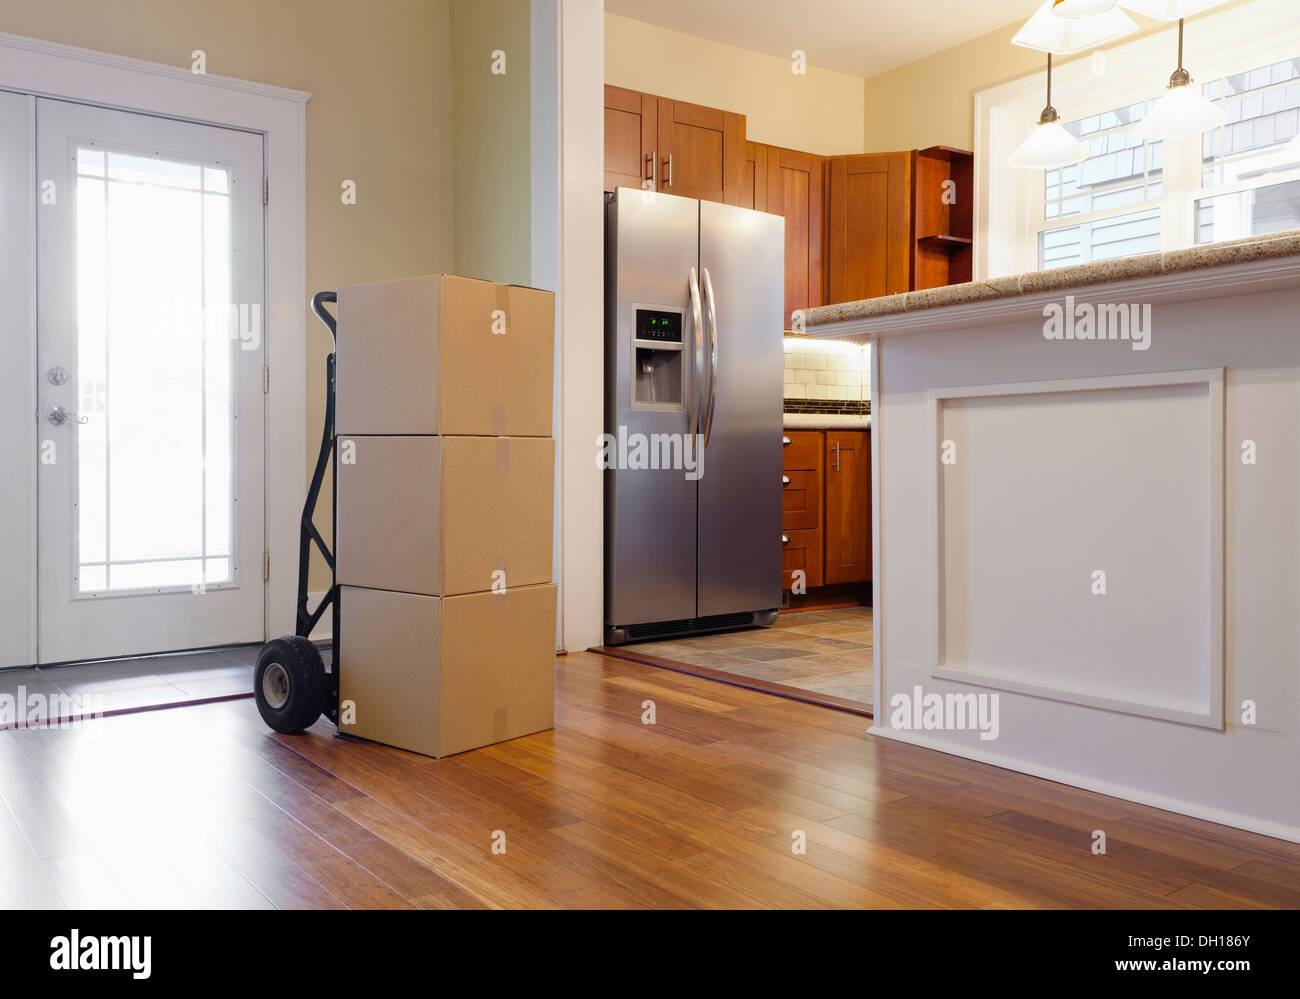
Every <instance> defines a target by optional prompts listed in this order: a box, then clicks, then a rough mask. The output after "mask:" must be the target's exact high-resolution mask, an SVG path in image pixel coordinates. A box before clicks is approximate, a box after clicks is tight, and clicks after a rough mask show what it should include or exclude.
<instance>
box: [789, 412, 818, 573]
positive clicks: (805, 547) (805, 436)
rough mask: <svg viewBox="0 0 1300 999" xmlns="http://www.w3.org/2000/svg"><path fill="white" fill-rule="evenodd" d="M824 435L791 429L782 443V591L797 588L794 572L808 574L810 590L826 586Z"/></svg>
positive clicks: (812, 431) (814, 431) (813, 431)
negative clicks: (823, 485) (823, 496)
mask: <svg viewBox="0 0 1300 999" xmlns="http://www.w3.org/2000/svg"><path fill="white" fill-rule="evenodd" d="M823 436H824V435H823V434H822V432H821V431H820V430H787V431H785V434H784V437H783V438H782V443H783V444H784V442H785V441H789V442H790V443H788V444H785V446H784V447H783V449H782V462H781V465H782V480H781V481H782V485H781V490H782V492H781V589H783V590H788V589H791V588H792V587H793V586H794V573H795V572H796V571H802V572H803V573H804V585H805V586H807V587H814V586H821V585H823V572H822V564H823V561H824V558H825V552H824V544H825V542H824V537H825V534H824V531H823V516H824V513H823V510H824V504H823V502H822V483H823V466H822V452H823Z"/></svg>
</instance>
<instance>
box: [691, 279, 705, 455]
mask: <svg viewBox="0 0 1300 999" xmlns="http://www.w3.org/2000/svg"><path fill="white" fill-rule="evenodd" d="M690 286H691V314H692V318H693V319H694V321H695V378H694V381H695V384H694V385H693V386H692V390H691V401H692V403H693V405H692V406H691V418H690V421H689V424H690V435H691V439H692V440H694V439H695V438H696V437H698V436H699V433H700V414H701V412H702V411H703V408H704V402H703V387H704V319H703V317H702V316H701V314H700V280H699V277H698V276H697V275H696V273H695V268H694V267H692V268H691V273H690Z"/></svg>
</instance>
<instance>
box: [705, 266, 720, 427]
mask: <svg viewBox="0 0 1300 999" xmlns="http://www.w3.org/2000/svg"><path fill="white" fill-rule="evenodd" d="M704 294H705V296H706V297H707V298H708V304H709V349H710V352H711V354H712V357H713V362H712V373H711V374H710V375H709V415H708V417H706V418H705V421H704V446H705V447H708V446H709V439H710V438H711V437H712V436H713V414H714V412H716V411H717V408H718V309H717V299H716V298H714V295H713V278H712V277H710V276H709V269H708V268H707V267H706V268H704Z"/></svg>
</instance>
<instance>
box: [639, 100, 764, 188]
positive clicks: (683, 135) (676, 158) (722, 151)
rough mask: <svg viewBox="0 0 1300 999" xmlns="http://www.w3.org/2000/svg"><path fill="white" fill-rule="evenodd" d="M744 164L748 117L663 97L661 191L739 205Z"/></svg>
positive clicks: (660, 134)
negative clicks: (746, 118) (746, 120)
mask: <svg viewBox="0 0 1300 999" xmlns="http://www.w3.org/2000/svg"><path fill="white" fill-rule="evenodd" d="M744 159H745V116H744V115H739V114H732V113H731V112H729V111H719V110H717V109H716V108H706V107H701V106H700V105H698V104H687V103H685V102H683V101H671V100H668V99H666V98H660V100H659V190H661V191H663V192H665V193H666V194H678V195H681V196H682V197H684V198H700V199H701V200H703V201H721V202H724V203H725V204H728V205H739V204H740V203H741V197H742V195H741V178H742V176H743V173H744V170H743V167H744Z"/></svg>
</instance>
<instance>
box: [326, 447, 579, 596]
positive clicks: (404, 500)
mask: <svg viewBox="0 0 1300 999" xmlns="http://www.w3.org/2000/svg"><path fill="white" fill-rule="evenodd" d="M337 444H338V448H337V451H336V460H337V461H338V551H337V563H336V576H337V579H338V582H339V584H340V585H342V586H364V587H369V588H371V589H378V590H400V591H402V592H405V593H423V594H428V595H430V596H452V595H454V594H460V593H478V592H481V591H490V590H494V589H495V590H498V591H500V590H503V589H506V588H510V589H514V588H516V587H520V586H531V585H534V584H537V583H549V582H550V581H551V564H552V557H553V552H552V539H551V532H552V529H553V526H554V524H553V511H554V503H555V483H554V476H555V441H554V440H552V439H551V438H550V437H434V436H409V437H407V436H391V437H390V436H352V437H344V436H340V437H339V439H338V442H337Z"/></svg>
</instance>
